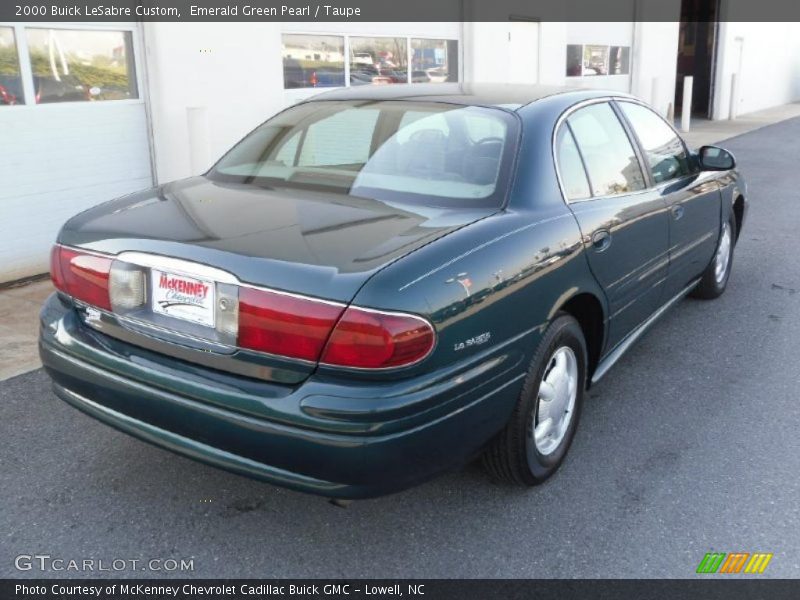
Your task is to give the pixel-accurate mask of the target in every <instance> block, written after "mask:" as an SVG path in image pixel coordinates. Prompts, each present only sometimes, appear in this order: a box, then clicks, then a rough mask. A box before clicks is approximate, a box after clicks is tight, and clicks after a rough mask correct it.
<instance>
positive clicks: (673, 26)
mask: <svg viewBox="0 0 800 600" xmlns="http://www.w3.org/2000/svg"><path fill="white" fill-rule="evenodd" d="M677 17H678V15H676V18H677ZM679 30H680V23H678V22H677V21H674V22H652V21H644V22H638V23H635V29H634V34H633V50H632V58H631V61H632V63H633V64H632V67H631V90H630V91H631V93H632V94H633V95H635V96H638V97H639V98H641V99H642V100H644V101H645V102H649V103H650V104H652V106H653V107H654V108H655V109H656V110H657V111H658V112H659V113H661V114H662V115H664V116H666V115H667V112H668V109H669V106H670V105H671V104H674V102H675V78H676V71H677V68H678V34H679ZM674 108H675V107H674V106H673V109H674Z"/></svg>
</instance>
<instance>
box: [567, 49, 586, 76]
mask: <svg viewBox="0 0 800 600" xmlns="http://www.w3.org/2000/svg"><path fill="white" fill-rule="evenodd" d="M582 58H583V46H581V45H580V44H569V45H568V46H567V77H580V76H581V75H583V69H582V64H583V60H582Z"/></svg>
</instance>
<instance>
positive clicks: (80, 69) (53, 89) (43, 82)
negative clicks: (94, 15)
mask: <svg viewBox="0 0 800 600" xmlns="http://www.w3.org/2000/svg"><path fill="white" fill-rule="evenodd" d="M27 38H28V52H29V54H30V61H31V71H32V72H33V89H34V91H35V92H36V103H37V104H48V103H52V102H88V101H100V100H128V99H134V98H138V97H139V95H138V91H137V89H136V73H135V69H134V65H133V41H132V39H131V38H132V36H131V33H130V32H124V31H88V30H75V29H28V30H27Z"/></svg>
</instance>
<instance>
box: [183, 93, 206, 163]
mask: <svg viewBox="0 0 800 600" xmlns="http://www.w3.org/2000/svg"><path fill="white" fill-rule="evenodd" d="M186 121H187V125H188V127H189V168H190V169H191V170H192V173H191V174H192V175H199V174H200V173H205V171H206V170H207V169H208V167H209V164H208V163H209V155H210V151H209V143H208V115H207V111H206V107H205V106H189V107H187V108H186Z"/></svg>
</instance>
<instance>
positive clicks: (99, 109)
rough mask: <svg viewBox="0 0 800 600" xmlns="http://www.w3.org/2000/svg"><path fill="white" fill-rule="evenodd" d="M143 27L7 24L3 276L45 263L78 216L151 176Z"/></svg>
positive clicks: (0, 141)
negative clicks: (140, 58)
mask: <svg viewBox="0 0 800 600" xmlns="http://www.w3.org/2000/svg"><path fill="white" fill-rule="evenodd" d="M136 27H137V26H136V25H132V26H130V27H129V28H125V27H124V26H119V27H116V28H113V29H108V28H100V27H97V26H90V25H87V26H79V25H76V24H72V23H71V24H69V26H68V27H58V28H53V27H50V26H48V27H46V28H45V27H42V26H38V25H37V26H34V25H30V26H26V25H5V24H3V23H0V132H2V134H1V135H0V282H5V281H12V280H15V279H20V278H23V277H28V276H31V275H36V274H39V273H43V272H46V271H47V269H48V255H49V250H50V247H51V245H52V243H53V240H54V239H55V236H56V233H57V232H58V229H59V227H60V226H61V224H62V223H63V222H64V221H65V220H66V219H67V218H69V217H70V216H72V215H74V214H76V213H78V212H80V211H82V210H84V209H86V208H89V207H90V206H93V205H95V204H98V203H100V202H104V201H106V200H110V199H111V198H114V197H116V196H120V195H123V194H127V193H130V192H133V191H136V190H139V189H143V188H146V187H149V186H150V185H152V182H153V176H152V170H151V160H150V147H149V135H148V124H147V114H146V110H145V103H144V100H143V94H142V93H141V73H140V72H139V69H137V66H138V61H137V58H138V56H139V55H140V53H139V48H138V40H139V38H138V32H137V29H136Z"/></svg>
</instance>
